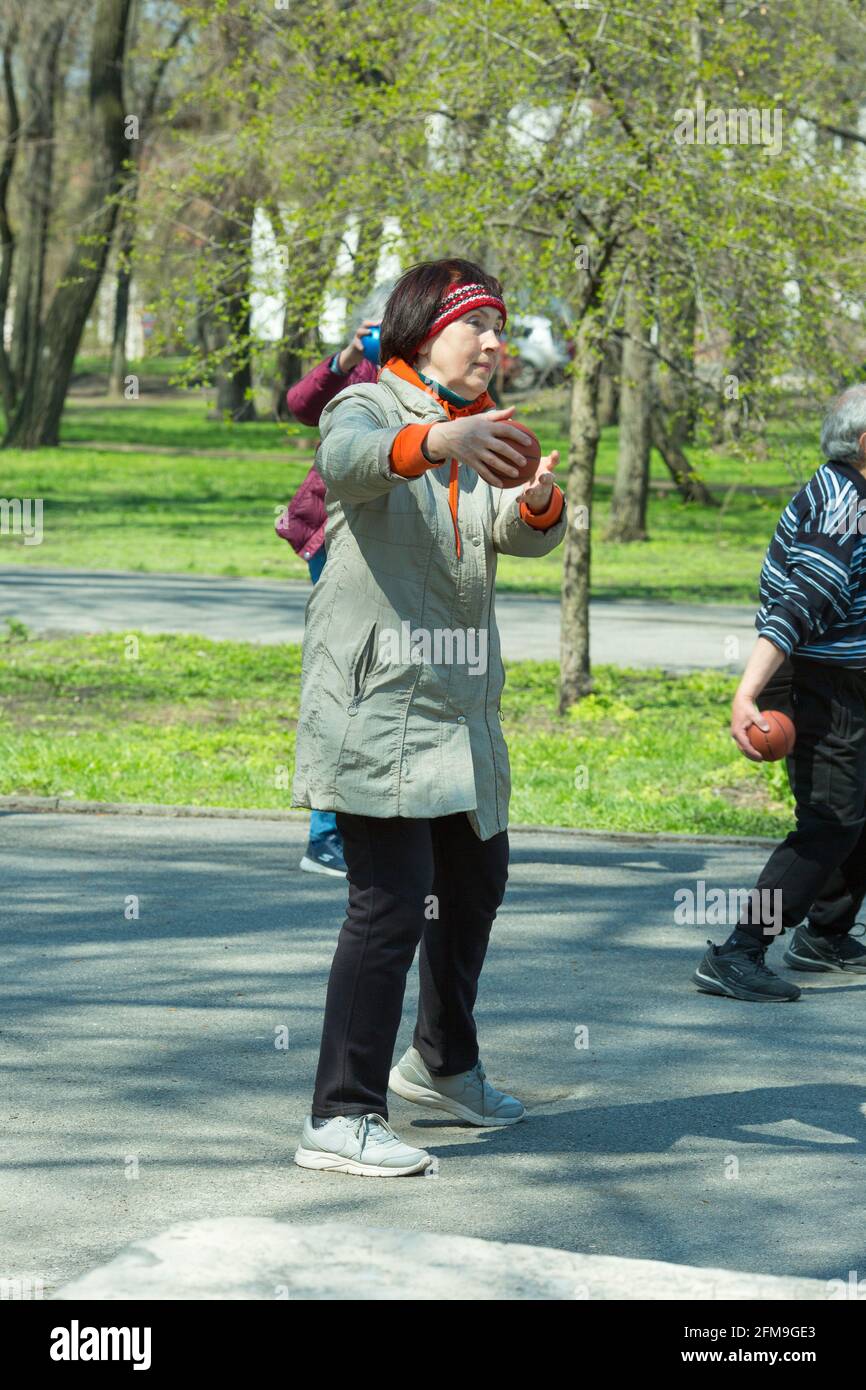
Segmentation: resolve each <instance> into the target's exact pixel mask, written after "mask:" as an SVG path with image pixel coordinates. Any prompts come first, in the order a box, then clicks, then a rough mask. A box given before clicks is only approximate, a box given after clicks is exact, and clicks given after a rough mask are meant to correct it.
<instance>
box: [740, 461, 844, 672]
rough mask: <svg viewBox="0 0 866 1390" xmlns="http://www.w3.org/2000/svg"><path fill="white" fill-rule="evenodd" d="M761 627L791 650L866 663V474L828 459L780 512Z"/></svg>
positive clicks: (763, 583)
mask: <svg viewBox="0 0 866 1390" xmlns="http://www.w3.org/2000/svg"><path fill="white" fill-rule="evenodd" d="M760 596H761V607H760V609H759V610H758V615H757V617H756V618H755V627H756V628H757V629H758V633H759V635H760V636H761V637H766V638H767V640H768V641H769V642H772V643H773V644H774V646H777V647H780V648H781V649H782V651H783V652H785V653H786V655H787V656H791V654H792V653H793V652H795V651H796V652H797V653H798V654H799V655H801V656H806V657H808V658H809V659H810V660H812V661H826V662H828V663H830V664H832V665H835V666H857V667H866V479H864V477H863V475H862V474H861V473H859V472H858V470H857V469H856V468H855V467H854V465H853V464H852V463H838V462H836V461H833V462H832V463H829V462H828V463H824V464H822V465H821V467H820V468H819V469H818V471H817V473H815V474H813V476H812V477H811V478H810V479H809V481H808V483H806V485H805V487H802V488H801V489H800V491H799V492H798V493H797V494H796V496H795V497H792V498H791V501H790V502H789V503H788V505H787V507H786V508H785V510H784V511H783V513H782V515H781V517H780V518H779V524H778V526H777V527H776V530H775V534H774V535H773V539H772V541H771V542H770V548H769V550H768V551H767V555H766V559H765V560H764V564H763V568H762V569H761V579H760Z"/></svg>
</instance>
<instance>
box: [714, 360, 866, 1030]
mask: <svg viewBox="0 0 866 1390" xmlns="http://www.w3.org/2000/svg"><path fill="white" fill-rule="evenodd" d="M821 449H822V452H823V454H824V456H825V459H826V462H825V463H823V464H822V465H821V467H820V468H819V469H818V471H817V472H816V473H815V474H814V475H813V476H812V478H810V480H809V482H808V483H807V484H806V486H805V487H803V488H801V489H800V491H799V492H798V493H797V494H796V496H795V497H793V498H792V499H791V501H790V502H789V503H788V506H787V507H786V508H785V510H784V512H783V513H782V516H781V518H780V520H779V524H778V526H777V527H776V531H775V534H774V536H773V539H772V541H771V542H770V548H769V550H768V551H767V556H766V559H765V560H764V565H763V569H762V570H761V579H760V596H761V607H760V609H759V611H758V615H757V618H756V619H755V626H756V628H757V630H758V634H759V635H758V639H757V641H756V643H755V647H754V650H753V651H752V654H751V656H750V657H749V660H748V662H747V664H746V669H745V671H744V673H743V678H742V680H741V681H740V684H739V687H738V689H737V693H736V695H735V696H734V703H733V708H732V712H731V736H732V738H733V739H734V740H735V742H736V744H737V747H738V748H739V749H740V751H741V752H742V753H743V754H744V756H745V757H747V758H749V759H751V760H752V761H753V762H761V761H763V759H762V758H761V755H760V754H759V753H758V752H756V750H755V749H754V748H753V747H752V745H751V743H750V741H749V737H748V730H749V727H750V726H751V725H752V724H757V725H758V726H759V727H760V728H762V729H766V728H767V727H768V726H767V724H766V722H765V721H764V720H763V719H762V717H761V710H762V709H781V710H783V711H784V712H785V713H787V714H789V715H790V716H791V718H792V719H793V721H794V725H795V728H796V733H797V739H796V743H795V745H794V749H793V752H792V753H791V754H790V756H789V757H788V760H787V769H788V778H789V781H790V784H791V790H792V792H793V794H794V798H795V801H796V828H795V829H794V830H792V831H791V833H790V834H789V835H788V836H787V838H786V839H785V840H784V841H783V842H782V844H780V845H779V846H778V848H777V849H775V850H774V851H773V853H772V854H771V855H770V858H769V859H768V861H767V863H766V864H765V866H764V868H763V870H762V872H761V874H760V876H759V878H758V881H757V884H756V888H755V889H754V890H752V892H751V894H750V895H749V899H748V903H747V904H746V906H745V907H744V908H743V911H742V912H741V913H740V914H739V916H740V920H739V922H738V923H737V924H736V926H735V927H734V929H733V931H732V932H731V934H730V936H729V937H728V939H727V941H725V942H724V943H723V944H722V945H721V946H716V945H714V944H713V943H712V942H711V941H710V942H708V943H707V944H708V946H709V948H710V949H709V950H708V951H707V953H706V955H705V956H704V958H703V960H702V961H701V964H700V965H699V966H698V968H697V970H696V971H695V973H694V976H693V979H694V981H695V983H696V984H697V985H698V988H699V989H702V990H704V991H706V992H707V993H711V994H721V995H727V996H729V997H732V998H735V999H749V1000H755V1001H756V1002H771V1001H778V1000H790V999H797V998H799V996H800V990H799V989H798V988H797V986H796V985H794V984H791V983H790V982H789V981H787V980H783V979H781V978H780V977H779V976H778V975H775V974H774V973H773V972H772V971H771V970H769V969H768V967H767V966H766V965H765V963H764V955H765V952H766V950H767V947H768V946H769V945H770V944H771V943H772V940H773V938H774V937H775V936H776V935H777V934H779V933H780V931H781V932H784V931H788V930H792V931H793V935H792V938H791V944H790V945H789V947H788V949H787V950H786V952H785V954H784V960H785V961H786V963H787V964H788V965H790V966H791V967H792V968H793V969H795V970H806V971H821V972H823V971H827V970H834V971H852V970H853V971H859V972H866V948H864V946H863V945H862V944H861V943H860V941H859V940H858V939H857V938H855V937H853V936H852V935H851V932H852V928H853V927H854V925H855V919H856V916H857V912H858V910H859V908H860V904H861V902H862V900H863V896H864V893H866V385H861V386H852V387H850V388H849V389H848V390H847V391H844V392H843V393H842V394H841V395H840V396H838V397H837V398H836V400H834V401H833V403H832V404H831V406H830V408H829V410H828V411H827V414H826V416H825V418H824V422H823V425H822V428H821ZM759 702H760V703H759ZM771 905H772V909H771ZM777 909H778V910H777ZM801 923H802V925H801Z"/></svg>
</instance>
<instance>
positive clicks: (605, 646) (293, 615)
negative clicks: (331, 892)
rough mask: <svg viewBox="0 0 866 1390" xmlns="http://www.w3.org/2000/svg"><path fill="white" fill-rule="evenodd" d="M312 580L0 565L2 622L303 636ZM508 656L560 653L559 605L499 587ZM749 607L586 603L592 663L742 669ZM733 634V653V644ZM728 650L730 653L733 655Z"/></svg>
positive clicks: (274, 638)
mask: <svg viewBox="0 0 866 1390" xmlns="http://www.w3.org/2000/svg"><path fill="white" fill-rule="evenodd" d="M310 592H311V586H310V585H309V584H308V583H306V582H304V581H303V580H287V581H285V582H282V583H277V582H275V581H267V580H250V579H210V578H205V577H201V576H194V575H163V574H146V575H145V574H127V573H123V572H101V571H88V570H49V569H42V568H36V567H29V566H26V565H20V566H10V565H5V566H0V624H2V623H3V621H4V619H5V618H7V617H9V618H18V619H20V620H21V621H22V622H24V623H26V624H27V626H28V627H29V628H31V629H32V630H33V631H34V632H44V631H61V632H106V631H108V632H124V631H127V630H129V629H130V628H136V629H139V630H141V631H144V632H198V633H201V634H202V635H203V636H205V637H228V638H237V639H239V640H243V641H249V642H300V641H301V639H302V637H303V632H304V609H305V606H306V603H307V599H308V598H309V596H310ZM496 611H497V619H498V623H499V631H500V636H501V638H502V647H503V652H504V654H505V656H506V657H507V658H510V659H513V660H520V659H521V658H530V657H534V658H536V659H545V658H553V659H556V660H558V658H559V601H558V600H557V599H552V598H544V597H539V596H537V595H530V594H511V593H499V594H497V598H496ZM754 616H755V615H754V609H752V608H747V607H742V606H739V605H733V604H730V605H729V604H724V605H721V604H712V605H710V604H701V605H690V604H684V603H654V602H650V601H644V600H640V599H627V600H625V599H624V600H618V601H610V600H597V601H596V602H594V603H593V604H592V605H591V624H592V626H591V641H592V661H593V663H594V664H595V665H599V664H604V663H609V664H611V665H623V664H626V663H627V664H628V665H630V666H664V667H667V668H668V669H670V670H687V669H692V668H699V667H706V666H718V667H725V668H727V669H729V670H731V671H739V670H742V668H743V666H744V665H745V661H746V657H747V656H748V654H749V652H750V651H751V649H752V646H753V644H754V640H755V629H754ZM732 638H734V639H737V641H738V643H739V647H738V649H737V648H736V647H735V648H732V647H731V639H732ZM732 651H734V652H735V653H736V654H735V655H733V656H732Z"/></svg>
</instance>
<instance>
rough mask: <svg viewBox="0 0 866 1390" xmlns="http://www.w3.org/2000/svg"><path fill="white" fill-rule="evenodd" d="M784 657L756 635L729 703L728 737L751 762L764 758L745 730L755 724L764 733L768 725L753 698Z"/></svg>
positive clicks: (759, 761)
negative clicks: (730, 703) (729, 729)
mask: <svg viewBox="0 0 866 1390" xmlns="http://www.w3.org/2000/svg"><path fill="white" fill-rule="evenodd" d="M784 660H785V653H784V652H783V651H781V650H780V649H779V647H777V646H776V645H775V643H773V642H770V641H768V639H767V638H766V637H759V638H758V639H757V641H756V642H755V645H754V647H753V648H752V653H751V655H750V657H749V659H748V661H747V662H746V669H745V671H744V672H743V679H742V680H741V681H740V684H739V686H738V687H737V693H736V695H735V696H734V703H733V705H732V706H731V738H732V739H733V740H734V742H735V743H736V745H737V747H738V748H739V750H740V752H741V753H742V754H743V756H744V757H745V758H748V759H749V761H750V762H753V763H762V762H764V761H765V759H764V758H762V757H761V755H760V753H759V752H758V751H757V749H755V748H753V747H752V745H751V742H750V740H749V732H748V731H749V729H750V728H751V726H752V724H757V726H758V728H759V729H763V731H764V733H766V732H767V730H768V729H769V727H770V726H769V724H768V723H767V722H766V720H765V719H764V716H763V715H762V714H761V711H760V710H759V709H758V706H757V705H756V704H755V701H756V700H757V698H758V696H759V695H760V693H761V691H762V690H763V689H764V686H765V685H766V684H767V681H768V680H769V679H770V677H771V676H772V675H774V674H775V672H776V671H778V669H779V667H780V666H781V664H782V662H783V661H784Z"/></svg>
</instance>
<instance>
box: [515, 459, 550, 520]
mask: <svg viewBox="0 0 866 1390" xmlns="http://www.w3.org/2000/svg"><path fill="white" fill-rule="evenodd" d="M558 463H559V450H558V449H554V450H553V453H552V454H545V455H544V457H543V458H541V459H539V463H538V468H537V469H536V471H535V477H534V478H532V479H531V481H530V482H528V483H526V484H525V486H524V488H523V491H522V492H521V494H520V500H521V502H525V503H526V505H527V507H528V508H529V510H530V511H531V512H535V513H536V515H537V516H540V515H541V513H542V512H546V511H547V509H548V507H549V506H550V499H551V497H552V495H553V470H554V468H555V467H556V465H557V464H558Z"/></svg>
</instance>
